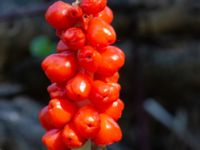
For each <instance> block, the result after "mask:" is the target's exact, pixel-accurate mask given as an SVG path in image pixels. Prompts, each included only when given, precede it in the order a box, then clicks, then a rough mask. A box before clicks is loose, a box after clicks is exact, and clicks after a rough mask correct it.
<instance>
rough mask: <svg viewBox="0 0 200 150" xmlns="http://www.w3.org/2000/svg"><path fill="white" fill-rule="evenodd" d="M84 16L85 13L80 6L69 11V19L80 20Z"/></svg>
mask: <svg viewBox="0 0 200 150" xmlns="http://www.w3.org/2000/svg"><path fill="white" fill-rule="evenodd" d="M82 15H83V11H82V9H81V8H80V7H79V6H72V7H71V8H70V9H69V11H68V17H69V18H71V19H79V18H81V17H82Z"/></svg>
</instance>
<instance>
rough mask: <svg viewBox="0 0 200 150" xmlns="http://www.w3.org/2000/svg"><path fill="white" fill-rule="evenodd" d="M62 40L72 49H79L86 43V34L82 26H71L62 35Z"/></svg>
mask: <svg viewBox="0 0 200 150" xmlns="http://www.w3.org/2000/svg"><path fill="white" fill-rule="evenodd" d="M62 41H63V42H64V43H65V44H66V45H67V46H68V47H69V48H70V49H72V50H78V49H79V48H81V47H83V46H84V45H85V34H84V33H83V31H82V30H81V29H80V28H77V27H73V28H69V29H67V30H66V31H65V33H64V34H63V35H62Z"/></svg>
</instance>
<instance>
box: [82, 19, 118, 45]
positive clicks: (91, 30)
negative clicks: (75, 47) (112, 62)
mask: <svg viewBox="0 0 200 150" xmlns="http://www.w3.org/2000/svg"><path fill="white" fill-rule="evenodd" d="M86 36H87V40H88V42H89V43H90V44H91V45H93V46H95V47H105V46H108V45H110V44H113V43H114V42H115V41H116V33H115V31H114V29H113V27H112V26H111V25H109V24H108V23H106V22H105V21H103V20H102V19H100V18H97V17H95V18H93V19H92V20H91V21H90V22H89V26H88V29H87V34H86Z"/></svg>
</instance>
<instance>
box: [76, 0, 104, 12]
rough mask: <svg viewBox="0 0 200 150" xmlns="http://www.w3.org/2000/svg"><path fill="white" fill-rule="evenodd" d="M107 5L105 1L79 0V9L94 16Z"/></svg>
mask: <svg viewBox="0 0 200 150" xmlns="http://www.w3.org/2000/svg"><path fill="white" fill-rule="evenodd" d="M106 4H107V0H81V1H80V7H81V8H82V9H83V12H84V13H86V14H96V13H98V12H100V11H102V10H103V9H104V8H105V6H106Z"/></svg>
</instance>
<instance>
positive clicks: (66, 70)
mask: <svg viewBox="0 0 200 150" xmlns="http://www.w3.org/2000/svg"><path fill="white" fill-rule="evenodd" d="M42 68H43V70H44V72H45V74H46V75H47V77H48V78H49V79H50V80H51V81H52V82H58V83H64V82H66V81H68V80H69V79H70V78H71V77H72V76H73V75H74V74H75V73H76V71H77V60H76V58H75V55H74V53H59V54H51V55H49V56H48V57H46V58H45V59H44V60H43V62H42Z"/></svg>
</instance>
